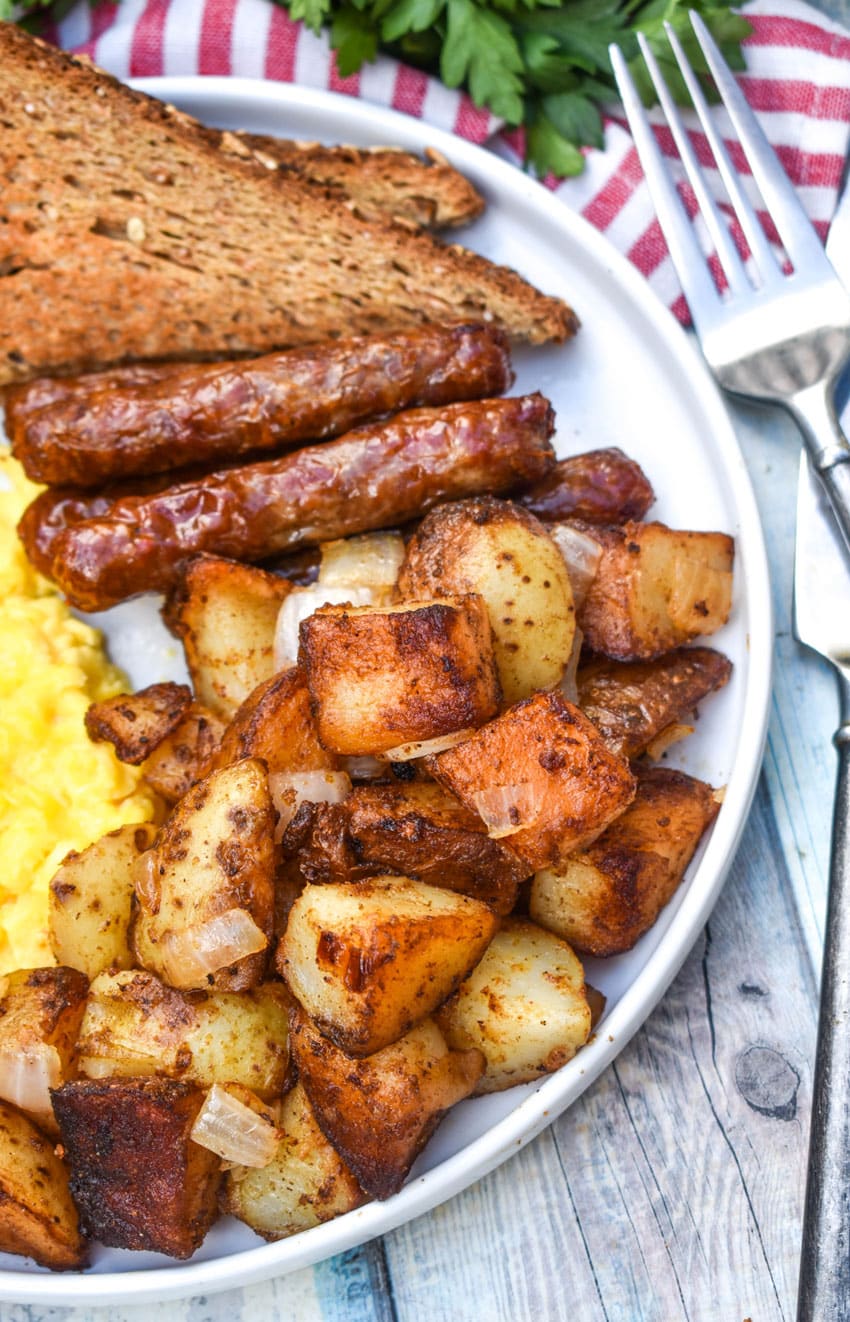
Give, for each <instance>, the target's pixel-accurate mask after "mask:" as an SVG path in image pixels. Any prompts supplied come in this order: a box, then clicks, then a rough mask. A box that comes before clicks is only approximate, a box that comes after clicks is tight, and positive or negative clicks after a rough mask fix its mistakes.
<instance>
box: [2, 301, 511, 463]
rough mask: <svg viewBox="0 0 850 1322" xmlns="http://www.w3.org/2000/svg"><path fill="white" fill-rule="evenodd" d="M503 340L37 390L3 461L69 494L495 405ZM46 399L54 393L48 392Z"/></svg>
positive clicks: (309, 356) (356, 345)
mask: <svg viewBox="0 0 850 1322" xmlns="http://www.w3.org/2000/svg"><path fill="white" fill-rule="evenodd" d="M511 379H512V376H511V367H510V355H509V350H508V343H507V339H506V337H505V336H504V334H503V333H502V332H501V331H499V330H497V329H495V328H492V327H487V326H453V327H443V326H431V327H423V328H422V329H421V330H414V331H409V332H405V333H399V334H395V335H380V336H378V335H372V336H361V337H359V338H357V339H350V340H340V341H338V342H336V343H326V344H321V345H316V346H315V347H313V348H308V349H292V350H289V351H288V352H285V353H275V354H267V355H265V356H264V357H263V358H255V359H250V360H246V361H244V362H231V363H209V364H195V365H192V366H184V367H183V368H182V369H181V370H179V371H174V370H172V371H170V372H168V373H167V374H166V375H163V374H162V371H161V369H160V370H159V374H158V375H155V376H153V377H152V378H150V379H146V380H142V381H137V382H134V381H133V380H132V379H131V380H130V381H129V382H127V383H125V384H123V385H122V384H119V382H120V377H117V376H116V373H108V374H106V380H105V381H104V383H103V384H102V385H100V384H98V379H97V377H96V376H89V377H88V378H85V384H83V383H82V379H81V384H80V386H79V389H78V390H76V391H69V390H68V389H67V387H66V386H63V388H62V389H61V391H60V392H59V393H58V394H56V393H54V397H53V398H50V391H49V387H47V386H45V385H44V383H36V386H37V387H39V389H40V394H39V390H38V389H35V388H34V387H32V386H31V387H30V388H29V389H30V391H31V392H32V395H33V396H34V397H35V398H36V399H38V398H41V399H42V400H46V402H43V403H42V404H41V405H40V406H39V407H35V408H34V407H33V406H32V399H31V398H30V399H29V402H28V397H27V394H26V390H27V388H26V387H17V393H16V394H11V395H10V398H9V401H8V403H7V429H8V432H9V439H10V440H11V443H12V451H13V453H14V454H15V456H16V457H17V458H18V459H19V460H20V461H21V463H22V464H23V466H24V469H25V471H26V473H27V475H28V476H29V477H31V478H32V479H33V480H34V481H36V482H50V483H54V484H56V485H64V484H70V485H75V486H80V487H90V486H97V485H99V484H102V483H103V482H107V481H111V480H114V479H115V478H125V477H134V476H136V475H138V474H147V473H157V472H166V471H173V470H174V469H177V468H182V467H184V466H186V465H188V464H199V463H204V464H207V465H208V466H212V465H215V464H222V463H227V462H229V461H231V460H234V459H238V458H240V457H244V456H245V455H248V454H251V455H258V454H262V453H264V452H265V453H268V452H269V451H273V450H276V451H280V450H283V449H287V448H293V447H294V446H295V445H297V444H299V443H301V442H304V441H317V440H322V439H323V438H325V437H327V436H338V435H339V434H340V433H342V432H345V431H348V430H349V429H350V428H352V427H355V426H358V425H359V424H360V423H364V422H367V421H368V420H369V419H370V418H376V417H379V416H381V415H383V414H386V413H393V412H395V411H397V410H398V409H405V408H411V407H413V406H414V405H423V404H431V405H439V404H447V403H450V402H452V401H455V400H467V399H480V398H482V397H484V396H489V395H498V394H500V393H501V391H503V390H505V389H507V387H508V386H509V385H510V383H511ZM54 392H55V388H54Z"/></svg>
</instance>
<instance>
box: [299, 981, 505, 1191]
mask: <svg viewBox="0 0 850 1322" xmlns="http://www.w3.org/2000/svg"><path fill="white" fill-rule="evenodd" d="M485 958H486V956H485ZM291 1022H292V1053H293V1058H294V1060H295V1063H296V1064H297V1066H298V1078H299V1080H300V1082H301V1083H302V1084H303V1085H304V1089H305V1091H306V1093H307V1096H308V1097H309V1099H310V1104H311V1105H312V1107H313V1111H314V1114H315V1116H316V1119H317V1121H318V1123H319V1126H320V1128H321V1130H322V1132H323V1134H324V1135H325V1137H326V1138H327V1139H329V1140H330V1142H331V1143H333V1145H334V1147H335V1148H336V1150H337V1152H338V1153H339V1154H340V1156H341V1157H342V1158H343V1160H344V1161H345V1162H346V1163H347V1165H348V1167H349V1169H350V1170H351V1171H353V1173H354V1175H355V1176H356V1177H357V1179H358V1181H359V1182H360V1184H361V1186H362V1187H363V1188H364V1189H365V1190H366V1192H367V1193H368V1194H371V1195H372V1197H373V1198H389V1197H390V1195H391V1194H394V1193H396V1192H397V1191H398V1190H399V1189H400V1188H401V1186H402V1184H403V1183H404V1181H405V1178H406V1176H407V1174H408V1171H409V1170H410V1168H411V1166H412V1165H413V1162H414V1161H415V1159H416V1157H417V1155H418V1153H419V1152H421V1151H422V1148H423V1147H424V1146H425V1144H426V1143H427V1141H428V1139H429V1138H430V1137H431V1135H432V1134H433V1132H434V1130H435V1129H436V1128H437V1125H438V1124H439V1122H440V1120H441V1118H442V1116H443V1115H444V1114H445V1112H446V1111H447V1110H448V1109H449V1107H451V1106H454V1104H455V1103H456V1102H459V1101H461V1100H462V1099H463V1098H464V1097H468V1096H469V1095H470V1093H471V1092H472V1090H473V1088H474V1087H475V1085H476V1083H477V1082H478V1080H479V1079H480V1078H481V1075H482V1073H483V1071H484V1058H483V1056H482V1055H481V1052H480V1051H475V1050H472V1051H450V1050H449V1048H448V1047H447V1046H446V1043H445V1040H444V1038H443V1035H442V1033H441V1032H440V1030H439V1028H438V1027H437V1025H436V1024H435V1023H434V1020H433V1019H426V1020H425V1022H424V1023H422V1024H419V1026H418V1027H417V1028H414V1029H411V1031H410V1032H409V1033H407V1034H405V1036H404V1037H403V1038H401V1039H400V1040H399V1041H398V1042H394V1043H393V1044H392V1046H388V1047H384V1048H383V1050H382V1051H377V1052H376V1053H375V1054H374V1055H373V1056H367V1057H366V1059H365V1060H352V1059H351V1057H350V1056H347V1055H346V1054H345V1052H344V1051H340V1050H339V1048H337V1047H333V1046H331V1045H330V1043H329V1042H328V1041H327V1039H326V1038H324V1037H322V1035H321V1033H320V1032H319V1030H318V1029H317V1028H316V1026H315V1024H312V1023H311V1022H310V1020H309V1018H308V1017H307V1015H306V1014H305V1013H304V1011H303V1010H301V1009H298V1010H293V1013H292V1021H291Z"/></svg>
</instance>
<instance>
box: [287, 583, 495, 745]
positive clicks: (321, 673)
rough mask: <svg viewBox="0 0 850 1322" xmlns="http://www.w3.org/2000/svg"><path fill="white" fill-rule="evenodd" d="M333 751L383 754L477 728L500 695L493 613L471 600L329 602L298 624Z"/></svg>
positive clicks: (323, 734)
mask: <svg viewBox="0 0 850 1322" xmlns="http://www.w3.org/2000/svg"><path fill="white" fill-rule="evenodd" d="M301 650H302V654H303V660H304V664H305V666H306V670H307V683H308V685H309V688H310V697H311V699H312V703H313V710H314V711H315V713H316V721H317V725H318V730H319V738H320V739H321V741H322V743H323V744H324V745H325V747H326V748H329V749H331V750H332V751H333V752H336V753H347V754H353V755H357V754H362V753H381V752H386V751H388V750H390V749H393V748H395V747H397V746H398V745H399V744H407V743H414V742H418V741H421V740H428V739H434V738H436V737H437V736H439V735H445V734H450V733H452V732H453V731H455V730H462V729H465V728H467V727H468V726H475V725H480V724H481V723H482V721H486V720H488V719H489V717H491V716H492V715H494V714H495V712H496V711H497V710H498V706H499V698H500V689H499V681H498V677H497V674H496V667H495V662H494V660H493V647H492V642H491V638H490V626H489V623H488V620H487V608H486V606H485V605H484V602H483V600H482V599H481V598H480V597H478V596H474V595H470V596H465V597H453V598H447V599H445V600H443V601H427V602H408V603H407V604H406V605H404V606H395V607H375V606H322V607H320V609H319V610H317V611H316V613H315V614H314V615H311V616H310V618H309V619H307V620H304V621H303V623H302V625H301Z"/></svg>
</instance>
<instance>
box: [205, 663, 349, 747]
mask: <svg viewBox="0 0 850 1322" xmlns="http://www.w3.org/2000/svg"><path fill="white" fill-rule="evenodd" d="M243 757H261V758H262V759H263V761H264V762H265V763H266V766H267V767H268V769H269V771H270V772H276V771H334V770H336V768H337V767H338V766H339V758H338V757H336V756H335V755H334V754H333V753H329V752H328V750H327V749H326V748H325V747H324V746H323V745H322V744H321V743H320V742H319V734H318V731H317V729H316V722H315V721H314V720H313V713H312V711H311V710H310V692H309V690H308V688H307V676H306V675H305V673H304V671H303V670H302V669H301V668H300V667H299V666H293V667H292V669H291V670H284V671H282V672H281V673H280V674H279V675H273V676H272V678H271V679H267V680H266V681H265V683H263V684H261V685H260V686H259V687H258V688H256V689H254V692H253V693H251V694H250V695H249V697H247V698H246V699H245V701H244V702H243V704H242V706H241V707H240V708H239V710H238V712H237V713H236V715H235V716H234V717H233V720H232V721H231V722H230V724H229V725H228V727H227V729H226V730H225V733H224V738H223V739H222V741H221V747H220V748H219V750H218V753H217V754H216V756H215V758H214V761H213V764H212V766H213V767H225V766H228V765H229V764H230V763H231V762H237V761H238V760H239V759H240V758H243ZM211 769H212V768H211Z"/></svg>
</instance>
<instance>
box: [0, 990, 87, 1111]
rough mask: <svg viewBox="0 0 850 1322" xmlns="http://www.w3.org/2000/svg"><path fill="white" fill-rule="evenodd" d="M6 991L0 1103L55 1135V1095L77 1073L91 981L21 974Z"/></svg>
mask: <svg viewBox="0 0 850 1322" xmlns="http://www.w3.org/2000/svg"><path fill="white" fill-rule="evenodd" d="M0 985H1V986H2V995H0V1097H2V1098H3V1099H4V1100H5V1101H7V1102H13V1103H14V1104H15V1105H16V1106H19V1107H20V1108H21V1110H22V1111H26V1112H27V1114H28V1115H30V1116H31V1118H32V1119H33V1120H35V1122H36V1123H37V1124H38V1125H40V1126H41V1127H42V1128H46V1129H47V1130H48V1131H50V1132H53V1131H54V1121H53V1108H52V1106H51V1104H50V1092H49V1089H50V1088H55V1087H57V1086H58V1084H60V1083H62V1082H63V1080H64V1079H67V1078H68V1076H69V1074H70V1072H71V1069H72V1065H73V1059H74V1047H75V1044H76V1041H77V1034H78V1032H79V1029H80V1022H81V1020H82V1017H83V1010H84V1009H85V1004H86V992H87V990H88V981H87V979H86V978H85V977H84V976H83V974H82V973H79V972H78V971H77V970H76V969H70V968H63V967H59V968H45V969H19V970H18V971H17V972H16V973H8V974H6V975H5V977H4V978H2V979H0Z"/></svg>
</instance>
